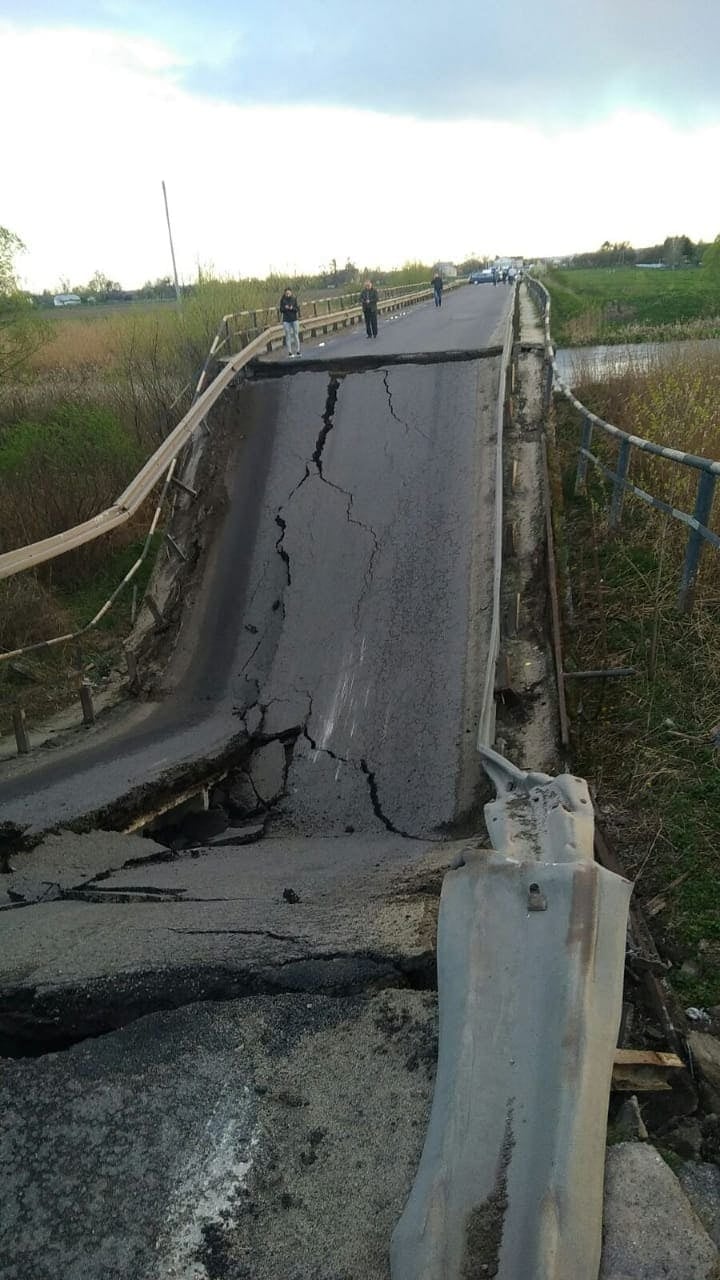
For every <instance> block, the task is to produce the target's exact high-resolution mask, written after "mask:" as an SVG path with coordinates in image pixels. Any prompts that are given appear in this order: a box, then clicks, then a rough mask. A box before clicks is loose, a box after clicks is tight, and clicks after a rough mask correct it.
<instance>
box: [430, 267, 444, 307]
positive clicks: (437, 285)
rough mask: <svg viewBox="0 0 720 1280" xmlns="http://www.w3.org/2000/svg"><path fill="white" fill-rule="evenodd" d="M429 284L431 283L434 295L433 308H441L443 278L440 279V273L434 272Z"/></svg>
mask: <svg viewBox="0 0 720 1280" xmlns="http://www.w3.org/2000/svg"><path fill="white" fill-rule="evenodd" d="M431 283H432V287H433V293H434V294H435V306H436V307H441V306H442V291H443V278H442V275H441V273H440V272H439V271H436V272H435V275H434V276H433V278H432V281H431Z"/></svg>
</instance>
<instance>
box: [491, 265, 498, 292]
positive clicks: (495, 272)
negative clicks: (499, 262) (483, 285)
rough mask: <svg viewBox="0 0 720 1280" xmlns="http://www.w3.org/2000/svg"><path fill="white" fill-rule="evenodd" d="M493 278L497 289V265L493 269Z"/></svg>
mask: <svg viewBox="0 0 720 1280" xmlns="http://www.w3.org/2000/svg"><path fill="white" fill-rule="evenodd" d="M492 278H493V284H494V285H495V288H496V289H497V267H493V269H492Z"/></svg>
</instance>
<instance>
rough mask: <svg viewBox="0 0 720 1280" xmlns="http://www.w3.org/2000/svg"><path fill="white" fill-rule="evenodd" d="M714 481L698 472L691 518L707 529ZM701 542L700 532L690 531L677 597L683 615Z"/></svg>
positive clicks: (688, 603) (687, 607)
mask: <svg viewBox="0 0 720 1280" xmlns="http://www.w3.org/2000/svg"><path fill="white" fill-rule="evenodd" d="M716 480H717V476H716V475H714V474H713V473H712V471H701V472H700V479H699V480H698V487H697V495H696V497H695V510H694V511H693V518H694V519H695V520H696V521H697V523H698V524H701V525H704V526H705V528H708V527H709V525H710V516H711V514H712V505H713V498H714V497H715V481H716ZM703 542H704V538H703V535H702V534H701V532H700V530H699V529H691V530H690V537H689V538H688V544H687V548H686V551H685V563H684V564H683V570H682V578H681V579H680V593H679V595H678V608H679V609H681V610H682V612H683V613H689V612H690V610H691V609H692V606H693V596H694V595H695V582H696V579H697V572H698V566H699V564H700V552H701V551H702V545H703Z"/></svg>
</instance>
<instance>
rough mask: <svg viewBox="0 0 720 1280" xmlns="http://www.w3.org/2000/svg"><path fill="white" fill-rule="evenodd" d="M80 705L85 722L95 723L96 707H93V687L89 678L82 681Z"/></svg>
mask: <svg viewBox="0 0 720 1280" xmlns="http://www.w3.org/2000/svg"><path fill="white" fill-rule="evenodd" d="M80 706H81V707H82V713H83V724H94V723H95V708H94V707H93V700H92V689H91V687H90V681H89V680H81V681H80Z"/></svg>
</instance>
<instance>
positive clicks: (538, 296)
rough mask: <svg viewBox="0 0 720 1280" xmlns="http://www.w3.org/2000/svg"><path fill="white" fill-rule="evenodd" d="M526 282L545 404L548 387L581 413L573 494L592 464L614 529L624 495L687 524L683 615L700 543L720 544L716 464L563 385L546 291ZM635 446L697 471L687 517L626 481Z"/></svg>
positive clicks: (680, 597) (719, 467)
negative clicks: (606, 491)
mask: <svg viewBox="0 0 720 1280" xmlns="http://www.w3.org/2000/svg"><path fill="white" fill-rule="evenodd" d="M526 283H527V285H528V288H529V290H530V294H531V297H532V298H533V300H534V302H535V304H536V305H537V307H538V308H539V310H540V313H541V315H542V318H543V328H544V343H545V356H546V361H547V365H546V369H547V376H546V380H545V384H544V397H545V407H546V408H547V406H548V405H549V403H550V398H551V396H552V391H553V386H554V387H555V389H556V390H557V391H559V392H560V394H561V395H563V396H565V398H566V399H567V400H568V401H569V402H570V404H572V405H573V407H574V408H575V409H576V410H577V411H578V413H579V414H580V415H581V417H582V429H581V437H580V446H579V451H578V463H577V471H576V475H575V488H576V491H577V492H581V491H582V490H583V489H584V487H585V484H586V480H587V464H588V462H592V463H593V465H594V466H595V467H597V468H598V470H600V471H601V472H602V473H603V475H605V476H606V477H607V479H608V480H611V481H612V486H613V488H612V496H611V499H610V518H609V523H610V527H611V528H617V526H618V525H619V524H620V521H621V519H622V511H623V503H624V499H625V495H626V493H630V494H632V495H633V496H634V497H636V498H640V500H641V501H642V502H645V503H647V504H648V505H649V506H651V507H654V508H655V510H656V511H661V512H662V513H663V514H664V515H667V516H670V517H671V518H672V519H674V520H678V521H680V523H681V524H684V525H686V526H687V527H688V528H689V530H690V534H689V537H688V541H687V546H686V549H685V557H684V560H683V567H682V572H681V578H680V589H679V593H678V607H679V608H680V609H681V610H682V611H683V612H685V613H687V612H689V611H690V609H691V608H692V603H693V596H694V592H695V583H696V580H697V574H698V569H699V566H700V554H701V551H702V547H703V543H705V542H708V543H710V545H711V546H713V547H718V548H720V536H719V535H718V534H717V533H715V532H714V531H713V530H712V529H711V528H710V527H709V523H710V518H711V515H712V508H713V501H714V498H715V485H716V483H717V478H718V476H719V475H720V462H718V461H715V460H714V459H712V458H701V457H698V456H697V455H696V454H693V453H685V452H684V451H683V450H682V449H671V448H669V447H668V446H666V445H661V444H655V443H654V442H653V441H652V440H646V439H644V438H643V437H642V436H636V435H632V434H631V433H630V432H628V431H622V430H621V428H620V427H616V426H613V424H612V423H610V422H606V421H605V420H604V418H601V417H599V416H598V414H596V413H593V412H592V410H591V409H588V407H587V405H584V404H583V403H582V402H581V401H580V400H578V399H577V397H576V396H574V395H573V393H572V391H571V390H570V388H569V387H568V386H566V385H565V383H564V382H562V380H561V379H560V378H559V377H558V375H557V366H556V363H555V348H554V346H553V343H552V338H551V336H550V306H551V302H550V294H549V293H548V291H547V289H546V288H545V286H544V285H543V284H541V283H540V281H539V280H535V279H533V278H532V277H530V276H528V277H526ZM595 429H598V430H600V431H602V432H604V433H605V435H607V436H609V437H611V438H613V439H615V440H617V441H618V456H617V462H616V466H615V469H614V470H613V468H612V467H609V466H608V465H607V464H606V463H605V462H603V460H602V459H601V458H600V457H598V455H597V454H596V453H593V452H592V450H591V447H590V446H591V444H592V437H593V431H594V430H595ZM633 449H637V450H639V451H640V452H641V453H648V454H651V455H652V456H653V457H655V458H662V459H664V460H665V461H666V462H673V463H675V464H677V465H679V466H682V467H688V468H690V469H692V470H694V471H697V472H698V483H697V490H696V495H695V506H694V510H693V513H692V515H690V514H689V513H688V512H687V511H681V510H680V509H679V508H677V507H675V506H673V505H672V503H669V502H665V501H664V500H663V499H662V498H657V497H655V496H654V495H653V494H651V493H648V492H647V490H645V489H642V488H640V486H639V485H636V484H634V483H633V481H632V480H630V479H629V476H628V472H629V470H630V463H631V458H632V450H633Z"/></svg>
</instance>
